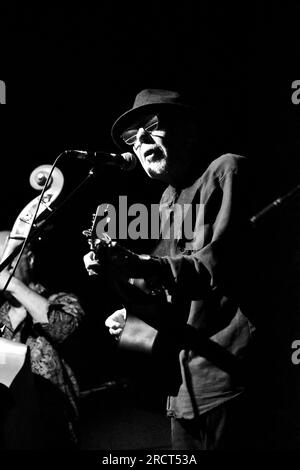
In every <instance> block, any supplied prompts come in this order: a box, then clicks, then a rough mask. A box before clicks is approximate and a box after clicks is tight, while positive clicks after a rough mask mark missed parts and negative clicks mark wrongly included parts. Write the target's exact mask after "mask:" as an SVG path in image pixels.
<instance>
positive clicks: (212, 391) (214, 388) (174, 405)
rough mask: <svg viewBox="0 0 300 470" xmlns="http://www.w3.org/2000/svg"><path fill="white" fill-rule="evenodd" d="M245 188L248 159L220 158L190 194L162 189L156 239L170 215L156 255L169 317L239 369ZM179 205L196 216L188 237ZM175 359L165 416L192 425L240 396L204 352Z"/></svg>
mask: <svg viewBox="0 0 300 470" xmlns="http://www.w3.org/2000/svg"><path fill="white" fill-rule="evenodd" d="M248 183H249V181H247V159H246V158H245V157H242V156H238V155H233V154H226V155H222V156H221V157H219V158H217V159H216V160H214V161H213V162H212V163H211V164H210V165H209V166H208V168H207V169H206V171H205V172H204V173H203V174H202V175H201V176H200V177H198V178H197V179H196V180H195V182H194V183H193V184H192V185H191V186H190V187H187V188H184V189H181V190H178V189H177V188H174V187H171V186H169V187H168V188H167V189H166V190H165V192H164V194H163V196H162V198H161V203H160V212H161V218H162V221H163V223H162V233H163V230H164V227H163V225H164V223H165V221H166V220H167V219H168V218H169V220H170V210H171V212H173V214H172V216H171V221H170V234H171V236H170V237H169V236H168V233H167V231H166V232H165V238H164V239H162V240H161V242H160V244H159V246H158V248H157V250H156V252H155V255H156V256H158V257H159V258H160V260H161V263H162V265H163V268H164V273H165V279H164V281H165V285H167V286H168V289H169V292H170V299H171V304H172V305H173V307H174V310H173V311H174V315H177V316H181V317H182V318H181V319H180V321H181V320H182V321H183V322H186V323H187V324H189V325H191V326H192V327H193V328H195V330H196V331H201V332H202V333H204V334H206V335H207V338H209V339H210V340H211V341H213V342H214V343H216V344H218V345H219V346H221V348H224V351H226V353H227V354H228V353H230V355H232V356H233V358H234V359H235V360H236V361H238V363H239V364H242V363H243V361H246V359H247V355H248V350H249V348H250V344H251V341H252V336H253V334H254V331H255V327H254V326H253V324H252V323H251V322H250V320H249V319H248V318H247V317H246V315H245V312H244V311H243V309H242V307H241V305H242V303H243V295H244V290H245V289H244V287H245V285H246V284H247V282H248V281H247V270H248V263H249V258H250V257H251V256H249V253H250V245H249V240H250V232H251V228H250V223H249V207H248V203H247V200H248V199H249V194H248ZM184 205H186V206H185V207H186V210H188V209H189V208H191V207H193V209H196V210H195V211H194V212H195V213H196V216H195V217H194V220H193V224H192V228H193V230H192V233H191V230H189V228H190V227H189V226H188V224H187V226H184V223H183V220H184V218H183V217H182V213H183V212H182V209H183V208H184ZM197 205H198V206H197ZM178 220H179V222H178ZM185 232H187V233H185ZM166 273H167V274H166ZM167 278H168V279H167ZM199 341H200V340H199ZM179 359H180V368H181V376H182V383H181V385H180V387H179V390H178V394H177V395H176V396H174V397H170V399H169V403H168V409H169V414H170V415H173V416H176V417H178V418H187V419H189V418H193V417H194V416H195V415H196V414H198V413H199V414H201V413H204V412H206V411H208V410H210V409H212V408H214V407H216V406H218V405H220V404H221V403H223V402H225V401H227V400H229V399H232V398H234V397H236V396H238V395H240V394H241V393H242V392H243V391H244V388H245V384H244V383H243V380H236V379H235V377H233V375H232V374H231V373H230V371H228V370H225V369H226V368H222V367H219V365H217V364H216V363H214V361H213V359H212V358H211V357H210V356H209V353H208V354H203V355H200V354H199V353H198V352H197V351H195V350H193V348H189V347H187V348H186V349H183V350H182V351H181V352H180V355H179Z"/></svg>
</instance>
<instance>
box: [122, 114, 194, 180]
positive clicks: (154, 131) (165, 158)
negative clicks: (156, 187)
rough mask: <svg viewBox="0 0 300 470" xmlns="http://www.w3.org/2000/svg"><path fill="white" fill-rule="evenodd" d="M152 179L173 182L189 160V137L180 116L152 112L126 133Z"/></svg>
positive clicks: (127, 141)
mask: <svg viewBox="0 0 300 470" xmlns="http://www.w3.org/2000/svg"><path fill="white" fill-rule="evenodd" d="M122 138H123V139H124V141H125V142H126V143H128V144H131V145H133V151H134V153H135V154H136V155H137V157H138V159H139V160H140V162H141V164H142V167H143V168H144V170H145V171H146V173H147V175H148V176H150V178H156V179H160V180H163V181H166V182H170V177H171V179H172V176H174V175H176V174H177V173H180V172H181V171H183V170H184V168H185V167H186V164H187V162H188V155H187V148H188V137H187V133H186V129H185V126H184V123H183V122H182V120H180V119H179V118H177V119H176V118H174V117H172V116H167V115H161V114H159V113H158V114H155V115H154V114H149V115H145V116H144V117H143V118H140V119H139V121H137V122H136V123H134V124H133V125H132V126H131V127H130V128H129V129H127V130H126V131H125V132H124V133H123V134H122Z"/></svg>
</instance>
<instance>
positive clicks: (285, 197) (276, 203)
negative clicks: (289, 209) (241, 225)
mask: <svg viewBox="0 0 300 470" xmlns="http://www.w3.org/2000/svg"><path fill="white" fill-rule="evenodd" d="M299 190H300V184H298V185H297V186H295V187H294V188H293V189H292V190H291V191H289V192H288V193H286V194H284V195H283V196H281V197H278V198H277V199H275V200H274V201H273V202H271V204H268V205H267V206H265V207H264V208H263V209H262V210H260V211H259V212H257V213H256V214H255V215H254V216H252V217H251V218H250V222H251V223H252V224H253V225H254V226H255V224H256V223H257V222H258V221H260V220H261V219H262V218H263V217H265V215H266V214H268V213H269V212H270V211H271V210H272V209H275V208H278V206H281V204H283V203H284V202H286V201H287V200H288V199H290V198H291V197H292V196H294V195H295V194H296V193H297V192H298V191H299Z"/></svg>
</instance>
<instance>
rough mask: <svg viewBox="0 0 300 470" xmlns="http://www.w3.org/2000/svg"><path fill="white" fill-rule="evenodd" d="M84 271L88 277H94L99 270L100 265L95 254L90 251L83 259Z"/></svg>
mask: <svg viewBox="0 0 300 470" xmlns="http://www.w3.org/2000/svg"><path fill="white" fill-rule="evenodd" d="M83 262H84V265H85V269H86V270H87V272H88V275H89V276H96V275H97V274H99V271H100V269H101V266H100V263H99V262H98V261H97V260H96V257H95V253H94V252H93V251H90V252H89V253H87V254H86V255H84V257H83Z"/></svg>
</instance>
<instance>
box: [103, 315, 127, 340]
mask: <svg viewBox="0 0 300 470" xmlns="http://www.w3.org/2000/svg"><path fill="white" fill-rule="evenodd" d="M125 323H126V309H125V308H122V309H121V310H116V311H115V312H114V313H113V314H112V315H110V316H109V317H108V318H107V319H106V320H105V326H107V328H109V332H110V334H111V335H113V336H115V338H116V339H119V336H120V334H121V333H122V331H123V329H124V326H125Z"/></svg>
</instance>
